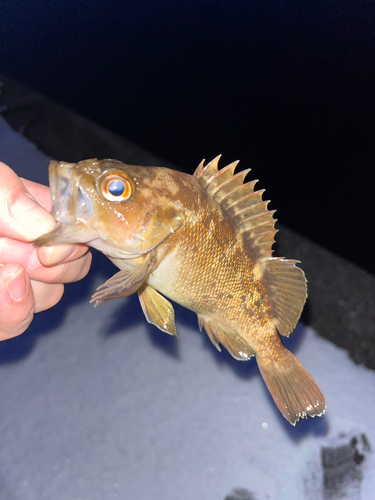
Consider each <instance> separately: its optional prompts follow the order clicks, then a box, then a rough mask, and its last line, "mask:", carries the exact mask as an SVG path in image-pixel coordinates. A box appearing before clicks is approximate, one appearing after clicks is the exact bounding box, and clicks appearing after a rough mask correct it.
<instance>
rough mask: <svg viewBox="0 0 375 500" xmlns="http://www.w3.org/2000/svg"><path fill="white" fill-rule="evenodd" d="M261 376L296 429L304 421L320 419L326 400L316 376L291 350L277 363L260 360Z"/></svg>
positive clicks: (270, 359) (258, 357) (272, 360)
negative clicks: (299, 422)
mask: <svg viewBox="0 0 375 500" xmlns="http://www.w3.org/2000/svg"><path fill="white" fill-rule="evenodd" d="M256 359H257V363H258V366H259V370H260V373H261V374H262V377H263V380H264V382H265V383H266V386H267V388H268V390H269V391H270V393H271V396H272V398H273V400H274V401H275V404H276V406H277V407H278V409H279V410H280V412H281V413H282V415H283V416H284V418H286V420H288V422H290V423H291V424H292V425H296V423H297V422H298V420H299V419H300V418H307V416H310V417H316V416H318V417H320V416H322V415H324V412H325V407H326V405H325V400H324V396H323V394H322V393H321V392H320V389H319V387H318V386H317V385H316V383H315V381H314V379H313V378H312V376H311V375H310V374H309V373H308V372H307V371H306V370H305V368H304V367H303V366H302V365H301V363H300V362H299V361H298V360H297V359H296V358H295V357H294V356H293V354H292V353H291V352H289V351H288V350H287V349H283V354H282V356H281V357H280V359H278V360H277V361H276V360H275V359H274V358H270V357H269V356H267V357H265V356H262V355H260V356H258V355H257V356H256Z"/></svg>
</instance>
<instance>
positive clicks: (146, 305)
mask: <svg viewBox="0 0 375 500" xmlns="http://www.w3.org/2000/svg"><path fill="white" fill-rule="evenodd" d="M138 297H139V301H140V303H141V307H142V310H143V312H144V315H145V316H146V319H147V321H148V322H149V323H151V324H152V325H155V326H157V327H158V328H160V330H162V331H163V332H166V333H168V334H169V335H175V336H176V337H177V333H176V326H175V323H174V310H173V306H172V304H171V303H170V302H169V301H168V300H167V299H165V298H164V297H163V296H162V295H161V294H160V293H159V292H157V291H156V290H155V289H154V288H152V287H151V286H150V285H146V284H144V285H142V286H141V287H140V289H139V290H138Z"/></svg>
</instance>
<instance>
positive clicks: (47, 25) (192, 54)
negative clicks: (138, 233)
mask: <svg viewBox="0 0 375 500" xmlns="http://www.w3.org/2000/svg"><path fill="white" fill-rule="evenodd" d="M0 8H1V12H0V14H1V16H0V71H2V72H4V73H6V74H8V75H9V76H13V77H15V78H16V79H18V80H19V81H20V82H22V83H24V84H26V85H28V86H30V87H33V88H35V89H36V90H38V91H39V92H41V93H43V94H44V95H46V96H47V97H49V98H52V99H54V100H56V101H58V102H60V103H62V104H65V105H66V106H68V107H70V108H72V109H74V110H75V111H77V112H79V113H81V114H83V115H85V116H87V117H88V118H90V119H92V120H94V121H96V122H98V123H100V124H102V125H104V126H106V127H108V128H110V129H112V130H113V131H115V132H117V133H119V134H121V135H123V136H125V137H127V138H129V139H131V140H132V141H134V142H136V143H138V144H139V145H141V146H143V147H145V148H146V149H148V150H149V151H151V152H153V153H155V154H157V155H159V156H160V157H161V158H163V159H165V160H167V161H169V162H171V163H174V164H175V165H176V166H178V167H180V168H182V169H184V170H186V171H188V172H190V173H192V172H193V170H194V168H195V167H196V165H197V164H198V163H199V161H200V160H201V159H202V158H203V157H204V158H206V159H211V158H212V157H214V156H216V155H217V154H218V153H222V154H223V162H230V161H232V160H235V159H238V158H239V159H241V160H242V161H241V164H242V166H243V167H248V166H250V167H252V169H253V170H252V173H251V175H252V176H253V177H255V178H259V179H260V183H259V184H258V187H259V188H266V194H265V198H266V199H271V200H272V203H271V204H270V208H276V209H277V214H276V216H277V218H278V219H279V220H280V221H281V222H282V223H284V224H285V225H287V226H289V227H291V228H292V229H295V230H297V231H298V232H300V233H301V234H303V235H305V236H308V237H309V238H311V239H313V240H314V241H315V242H317V243H320V244H321V245H323V246H324V247H326V248H328V249H330V250H332V251H334V252H336V253H337V254H339V255H341V256H343V257H345V258H347V259H349V260H351V261H353V262H355V263H357V264H359V265H360V266H362V267H364V268H365V269H367V270H369V271H371V272H375V264H374V257H373V254H374V248H375V245H374V240H375V237H374V232H375V216H374V176H373V174H372V172H373V169H374V165H375V141H374V138H375V70H374V67H375V66H374V65H375V58H374V55H375V3H374V2H373V1H369V0H368V1H360V0H341V1H330V0H325V1H322V2H320V1H309V0H305V1H291V2H286V1H283V0H279V1H276V0H274V1H266V0H264V1H253V0H246V1H242V0H237V1H226V2H222V1H216V2H214V1H197V0H190V1H181V0H175V1H169V0H164V1H160V0H140V1H133V2H131V1H124V2H115V1H111V0H109V1H106V2H97V1H93V0H92V1H88V0H87V1H81V2H78V1H77V0H75V1H72V0H55V1H53V2H47V1H45V0H41V1H36V2H26V1H21V0H14V1H12V2H2V1H1V0H0ZM60 159H63V158H60ZM223 164H224V163H223ZM289 257H292V256H289Z"/></svg>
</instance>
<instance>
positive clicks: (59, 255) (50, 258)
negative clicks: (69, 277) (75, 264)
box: [39, 245, 76, 266]
mask: <svg viewBox="0 0 375 500" xmlns="http://www.w3.org/2000/svg"><path fill="white" fill-rule="evenodd" d="M75 251H76V247H74V246H72V245H56V246H54V247H41V248H40V249H39V259H40V260H41V261H42V263H43V265H45V266H54V265H55V264H60V263H61V262H63V261H64V260H65V259H67V258H68V257H70V256H71V255H72V254H73V253H74V252H75Z"/></svg>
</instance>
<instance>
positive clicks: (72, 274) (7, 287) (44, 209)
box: [0, 162, 91, 340]
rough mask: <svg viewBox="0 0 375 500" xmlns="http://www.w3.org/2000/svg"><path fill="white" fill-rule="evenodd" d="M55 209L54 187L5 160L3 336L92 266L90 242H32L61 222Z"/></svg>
mask: <svg viewBox="0 0 375 500" xmlns="http://www.w3.org/2000/svg"><path fill="white" fill-rule="evenodd" d="M51 208H52V203H51V199H50V194H49V188H48V187H46V186H42V185H41V184H37V183H35V182H32V181H28V180H26V179H21V178H19V177H18V176H17V175H16V174H15V172H13V170H11V169H10V168H9V167H8V166H7V165H5V164H4V163H1V162H0V340H5V339H9V338H12V337H15V336H17V335H20V334H21V333H23V332H24V331H25V330H26V329H27V327H28V326H29V324H30V323H31V321H32V319H33V316H34V313H35V312H39V311H44V310H45V309H49V308H50V307H52V306H54V305H55V304H57V302H58V301H59V300H60V299H61V296H62V294H63V290H64V285H63V283H69V282H73V281H78V280H80V279H81V278H83V277H84V276H85V275H86V274H87V272H88V270H89V268H90V264H91V253H90V252H89V250H88V247H87V246H86V245H82V244H76V245H57V246H52V247H40V248H36V247H35V246H34V245H33V244H32V243H31V242H32V241H33V240H35V239H36V238H37V237H38V236H41V235H42V234H44V233H47V232H49V231H51V230H52V229H53V228H54V227H55V224H56V221H55V219H54V218H53V217H52V215H51V214H50V211H51Z"/></svg>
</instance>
